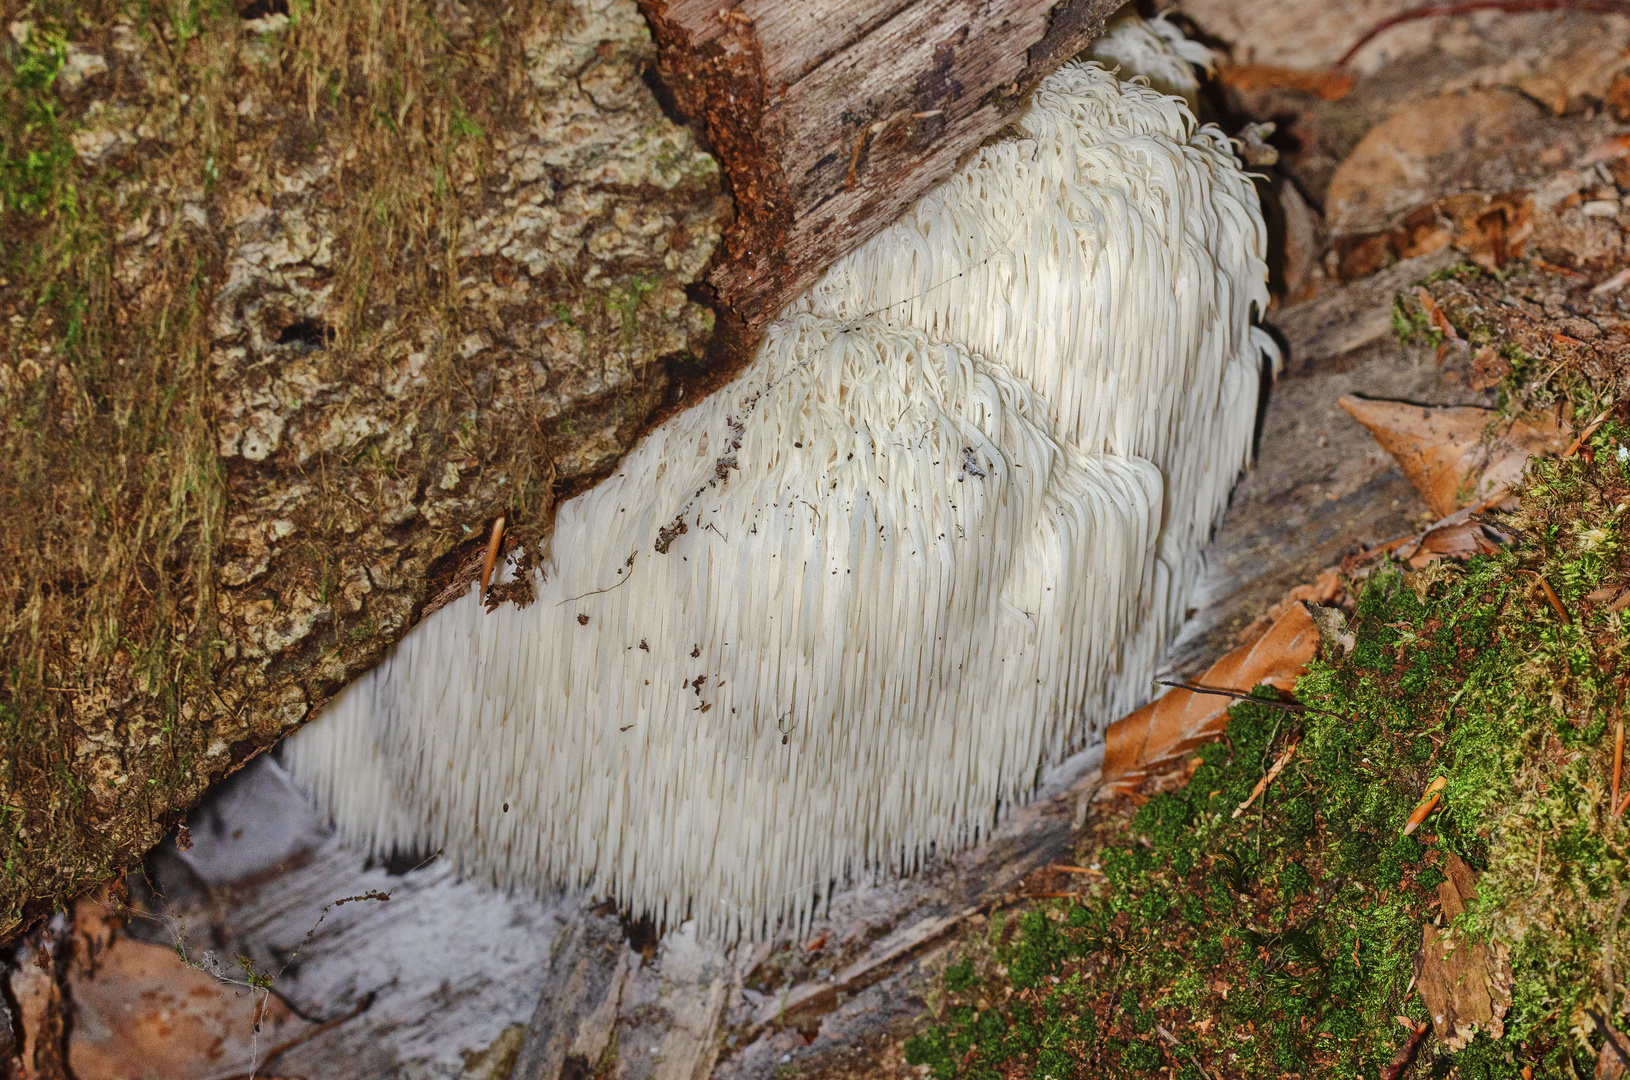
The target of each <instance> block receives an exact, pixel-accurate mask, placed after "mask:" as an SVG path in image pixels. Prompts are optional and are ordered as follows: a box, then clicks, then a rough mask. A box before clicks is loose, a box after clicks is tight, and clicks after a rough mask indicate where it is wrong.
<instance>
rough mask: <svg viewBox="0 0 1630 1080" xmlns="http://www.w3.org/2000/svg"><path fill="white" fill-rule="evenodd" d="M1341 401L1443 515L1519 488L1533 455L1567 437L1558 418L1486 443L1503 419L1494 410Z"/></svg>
mask: <svg viewBox="0 0 1630 1080" xmlns="http://www.w3.org/2000/svg"><path fill="white" fill-rule="evenodd" d="M1337 404H1338V405H1340V406H1341V407H1342V408H1343V409H1345V410H1347V412H1348V414H1350V415H1351V416H1352V417H1353V419H1355V420H1357V421H1358V422H1359V423H1361V424H1363V425H1364V426H1365V427H1366V428H1369V430H1370V433H1371V434H1372V435H1374V436H1375V441H1376V442H1378V443H1379V444H1380V445H1381V448H1382V449H1383V450H1385V451H1387V453H1389V454H1391V455H1392V456H1393V458H1394V459H1396V460H1397V462H1398V465H1399V467H1400V468H1402V469H1403V471H1404V475H1405V476H1407V477H1408V478H1409V481H1410V483H1412V484H1414V485H1415V489H1416V490H1417V491H1419V492H1420V493H1421V497H1422V498H1423V499H1425V500H1426V504H1427V505H1428V506H1430V507H1431V508H1432V510H1433V511H1434V512H1435V513H1437V514H1438V515H1439V516H1440V517H1447V516H1448V515H1450V514H1453V513H1454V512H1455V511H1456V510H1457V509H1459V508H1460V507H1461V506H1463V505H1465V504H1466V503H1470V502H1475V501H1477V500H1478V499H1480V498H1484V497H1486V496H1487V495H1489V494H1490V493H1491V492H1493V491H1495V490H1497V489H1499V488H1502V487H1510V486H1511V485H1513V484H1515V483H1516V482H1517V481H1518V480H1519V479H1520V478H1521V477H1522V473H1523V469H1524V468H1525V467H1526V466H1527V464H1528V459H1529V458H1530V457H1531V456H1533V455H1535V454H1543V453H1556V452H1558V451H1559V450H1561V449H1562V447H1563V446H1565V445H1566V440H1567V436H1566V433H1565V430H1564V428H1563V425H1562V422H1561V420H1560V419H1559V418H1558V417H1557V416H1556V415H1555V414H1554V413H1548V414H1542V415H1539V416H1533V417H1530V418H1528V419H1526V420H1525V419H1516V420H1513V421H1511V423H1510V426H1509V427H1507V428H1506V429H1505V431H1504V432H1503V433H1501V434H1500V435H1499V436H1498V437H1496V438H1494V439H1492V440H1488V441H1485V435H1486V434H1487V433H1488V431H1489V427H1490V425H1491V424H1493V423H1495V422H1496V420H1497V419H1498V414H1497V413H1496V412H1495V411H1494V410H1492V409H1479V408H1475V407H1473V406H1469V405H1442V406H1422V405H1412V404H1410V403H1408V402H1403V401H1381V400H1371V399H1367V398H1358V397H1353V396H1351V395H1348V396H1346V397H1343V398H1341V399H1339V400H1338V401H1337Z"/></svg>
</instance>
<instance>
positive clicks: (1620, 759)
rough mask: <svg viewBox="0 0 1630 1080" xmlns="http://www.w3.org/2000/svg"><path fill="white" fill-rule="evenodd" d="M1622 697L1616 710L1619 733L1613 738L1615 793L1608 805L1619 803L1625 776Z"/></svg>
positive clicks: (1609, 799)
mask: <svg viewBox="0 0 1630 1080" xmlns="http://www.w3.org/2000/svg"><path fill="white" fill-rule="evenodd" d="M1622 705H1623V701H1622V698H1621V701H1620V706H1621V707H1620V708H1617V709H1615V710H1614V712H1616V713H1618V714H1619V715H1618V720H1619V722H1618V734H1617V735H1616V736H1614V739H1613V794H1612V795H1611V796H1610V797H1609V798H1608V800H1607V805H1608V806H1609V807H1615V806H1618V805H1619V780H1620V779H1621V778H1622V777H1623V776H1624V710H1623V708H1622Z"/></svg>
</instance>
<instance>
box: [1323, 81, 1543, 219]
mask: <svg viewBox="0 0 1630 1080" xmlns="http://www.w3.org/2000/svg"><path fill="white" fill-rule="evenodd" d="M1559 137H1560V133H1559V132H1558V131H1556V130H1555V124H1554V122H1553V121H1552V119H1551V117H1550V116H1549V114H1548V112H1547V110H1546V109H1544V108H1543V107H1542V106H1540V105H1537V104H1535V103H1534V102H1533V101H1532V100H1530V99H1529V98H1527V97H1525V96H1523V95H1522V94H1521V93H1519V92H1518V91H1516V90H1514V89H1509V88H1506V87H1490V88H1485V89H1469V90H1461V91H1457V92H1454V93H1448V94H1442V95H1439V96H1438V97H1434V98H1430V99H1428V100H1425V101H1415V102H1411V103H1409V104H1407V105H1405V106H1404V107H1403V108H1401V109H1399V110H1398V111H1397V112H1395V113H1394V114H1393V115H1392V116H1391V117H1389V118H1388V119H1386V120H1384V121H1382V122H1381V123H1379V124H1377V125H1376V126H1375V127H1373V128H1371V129H1370V130H1369V131H1368V132H1367V133H1366V134H1365V135H1364V137H1363V138H1362V139H1360V140H1359V142H1358V145H1356V146H1355V147H1353V150H1352V152H1351V153H1349V154H1348V155H1347V157H1346V158H1345V160H1343V161H1342V162H1341V164H1340V165H1338V166H1337V167H1336V170H1335V172H1334V173H1333V174H1332V175H1331V177H1330V186H1329V188H1328V189H1327V190H1326V194H1325V213H1326V220H1327V223H1328V224H1329V227H1330V232H1331V234H1332V235H1341V234H1344V233H1367V232H1372V231H1375V230H1378V229H1384V228H1386V227H1387V226H1388V225H1389V224H1391V223H1392V221H1393V219H1394V218H1395V217H1396V216H1397V215H1400V214H1401V213H1403V212H1405V211H1408V210H1410V209H1412V208H1414V207H1418V206H1422V205H1424V204H1427V203H1431V202H1433V201H1435V200H1440V199H1443V198H1444V197H1446V196H1452V195H1456V194H1463V193H1467V192H1475V191H1477V190H1478V189H1480V188H1481V189H1483V190H1487V189H1486V188H1484V187H1483V184H1482V183H1480V181H1482V180H1484V179H1485V177H1484V175H1483V173H1484V172H1485V171H1486V170H1487V169H1488V167H1489V163H1491V162H1496V161H1501V160H1507V159H1511V158H1515V157H1524V158H1526V157H1529V156H1530V155H1537V154H1538V153H1540V152H1542V151H1543V149H1544V148H1546V147H1548V146H1549V145H1550V144H1551V143H1552V142H1554V141H1555V140H1556V139H1558V138H1559Z"/></svg>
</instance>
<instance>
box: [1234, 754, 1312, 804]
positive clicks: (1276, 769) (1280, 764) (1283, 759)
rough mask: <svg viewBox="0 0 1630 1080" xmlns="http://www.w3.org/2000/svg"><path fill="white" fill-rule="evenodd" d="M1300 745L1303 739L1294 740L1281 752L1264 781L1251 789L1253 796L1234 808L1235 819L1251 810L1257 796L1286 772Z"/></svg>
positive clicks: (1261, 780)
mask: <svg viewBox="0 0 1630 1080" xmlns="http://www.w3.org/2000/svg"><path fill="white" fill-rule="evenodd" d="M1300 745H1302V740H1301V739H1292V740H1291V741H1290V745H1289V746H1287V747H1285V749H1284V750H1282V751H1280V753H1279V756H1278V757H1276V758H1274V759H1273V764H1272V765H1271V766H1269V767H1268V771H1267V772H1265V773H1263V774H1262V779H1260V780H1258V781H1257V782H1256V786H1255V787H1253V788H1252V789H1251V794H1250V795H1249V796H1247V797H1246V799H1245V801H1244V802H1242V803H1240V804H1239V805H1238V806H1236V807H1234V813H1233V815H1232V816H1233V817H1236V818H1237V817H1239V816H1240V815H1241V814H1243V813H1245V811H1247V810H1249V809H1250V808H1251V804H1252V803H1254V802H1256V800H1257V796H1259V795H1261V794H1262V793H1263V792H1264V791H1267V790H1268V785H1269V784H1271V783H1273V778H1274V777H1276V776H1278V775H1279V774H1280V773H1281V772H1283V771H1284V768H1285V766H1286V765H1287V764H1288V763H1289V762H1290V756H1291V755H1292V754H1294V753H1296V748H1297V747H1298V746H1300Z"/></svg>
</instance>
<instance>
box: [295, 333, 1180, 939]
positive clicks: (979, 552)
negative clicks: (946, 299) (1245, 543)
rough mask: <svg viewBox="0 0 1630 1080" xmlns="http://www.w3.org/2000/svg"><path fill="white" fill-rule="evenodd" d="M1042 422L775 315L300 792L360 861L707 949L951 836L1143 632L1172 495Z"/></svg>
mask: <svg viewBox="0 0 1630 1080" xmlns="http://www.w3.org/2000/svg"><path fill="white" fill-rule="evenodd" d="M1049 426H1050V425H1049V424H1048V421H1047V410H1046V408H1045V407H1044V405H1043V404H1042V402H1040V401H1039V400H1037V398H1036V396H1035V394H1034V393H1033V392H1032V391H1031V390H1030V389H1029V388H1028V387H1027V386H1025V385H1024V384H1023V383H1022V382H1021V381H1019V380H1017V379H1015V378H1014V377H1013V376H1012V375H1010V374H1008V373H1007V372H1006V371H1005V370H1003V369H1002V368H1001V367H1000V366H996V365H991V364H986V363H985V362H984V361H982V360H981V359H979V358H978V357H976V356H973V355H971V354H969V353H968V352H967V351H966V350H965V349H963V348H962V347H960V346H958V345H955V344H951V343H945V344H935V343H933V342H930V341H929V340H928V338H927V337H926V336H925V335H923V334H922V333H920V332H917V331H912V330H909V329H900V328H894V327H888V326H884V325H882V324H880V323H878V322H877V321H876V320H870V319H861V320H855V321H852V322H847V323H845V322H840V321H839V320H835V319H826V318H821V317H818V316H813V315H794V316H792V317H789V318H786V319H783V320H781V321H780V322H778V323H776V324H775V325H773V326H772V327H771V328H770V331H769V335H768V339H767V340H766V342H765V344H764V346H763V348H762V349H761V351H760V353H759V355H758V357H757V360H756V361H755V362H754V364H753V365H752V367H751V368H750V369H749V371H748V372H747V373H746V374H745V375H743V376H742V377H741V378H740V379H738V380H737V381H736V382H735V383H733V384H732V385H731V386H729V387H727V388H726V389H724V390H722V391H720V392H719V393H718V394H716V395H715V396H714V397H713V398H712V399H710V400H709V401H708V402H705V403H704V404H702V405H700V406H698V407H697V408H695V409H692V410H690V411H689V412H687V413H685V414H683V415H681V416H679V417H676V418H675V419H673V420H672V421H670V422H668V423H667V424H664V425H662V426H661V427H660V428H659V429H657V431H655V432H653V433H652V435H651V436H649V437H648V438H647V439H645V440H644V441H643V442H642V443H640V445H639V446H638V447H637V448H636V449H635V450H634V451H633V452H631V453H630V454H629V455H628V457H627V458H626V459H625V460H624V462H623V466H622V468H621V470H620V471H619V472H618V473H617V474H616V475H615V476H613V477H612V478H610V479H609V480H607V481H605V482H603V483H602V484H600V485H599V486H598V487H596V488H595V489H594V490H592V491H590V492H589V493H588V494H586V495H584V496H582V497H580V498H577V499H574V500H572V501H570V502H568V503H566V504H564V505H563V506H562V507H561V508H560V512H559V516H558V518H557V520H556V526H555V535H554V539H553V542H552V555H551V557H550V559H549V560H548V563H547V564H546V566H545V568H544V573H543V575H542V577H543V580H542V581H541V582H539V583H538V586H537V587H538V598H537V600H536V601H535V602H534V603H533V604H532V605H531V606H529V607H527V608H525V609H516V608H514V607H510V606H504V607H500V608H498V609H497V610H495V611H494V612H492V613H491V614H487V613H486V612H485V611H484V608H483V606H482V604H481V603H480V601H479V600H478V599H477V597H476V596H475V595H474V593H472V594H470V595H469V596H466V597H465V598H463V599H461V600H458V601H455V602H454V603H452V604H450V605H448V606H447V607H446V608H444V609H443V610H442V611H440V612H438V613H437V614H436V615H435V616H434V617H433V618H431V619H428V620H426V621H425V622H424V623H423V624H421V625H420V626H419V627H417V628H416V629H414V630H413V631H412V632H411V633H410V634H409V635H408V637H407V638H406V639H404V641H403V642H402V643H401V645H400V646H399V647H398V648H397V649H396V651H395V653H394V654H393V655H392V656H391V657H390V658H389V659H387V660H386V661H385V662H384V663H383V664H381V665H380V667H379V668H378V669H377V670H376V671H375V672H374V673H371V674H370V675H369V676H367V677H365V678H364V679H363V680H361V681H360V682H359V683H358V684H357V685H356V686H354V687H353V688H351V689H349V690H348V691H347V692H346V693H344V694H343V695H342V696H341V697H339V698H338V699H336V701H335V702H334V703H333V704H332V705H330V706H329V708H328V711H327V713H326V714H325V715H324V717H323V718H322V719H321V720H320V721H318V722H317V723H315V724H313V725H312V726H311V727H310V728H309V729H308V730H307V731H305V732H302V733H301V734H300V735H299V737H297V738H295V739H292V740H290V742H289V744H288V751H289V755H290V758H291V761H290V764H291V766H292V771H293V773H294V775H295V776H296V777H301V778H304V779H305V782H306V784H307V785H308V787H309V788H310V789H312V790H313V792H314V794H315V795H316V796H317V798H318V800H319V801H320V802H321V803H322V804H323V805H324V806H326V807H327V808H328V809H330V810H331V811H332V813H333V814H334V816H335V818H336V820H337V821H338V822H339V823H340V825H341V828H342V829H343V830H344V831H345V832H347V833H349V834H351V835H352V836H354V837H356V838H358V839H360V840H363V841H365V842H369V843H372V844H374V845H376V846H381V847H385V848H389V847H390V846H392V845H402V846H408V845H411V846H415V847H418V848H420V849H422V850H435V849H443V848H444V849H445V850H447V851H448V852H449V853H452V854H453V855H454V856H455V858H456V859H457V860H458V862H459V864H460V865H461V866H462V867H465V868H467V869H469V870H470V871H472V872H475V871H479V872H483V873H486V874H489V875H492V876H493V877H495V878H496V879H497V880H498V881H500V882H501V883H503V884H505V885H509V886H517V885H525V886H539V887H542V886H547V885H549V884H551V883H553V882H557V881H562V880H564V881H568V882H574V883H586V882H588V881H590V879H593V880H594V882H595V884H596V887H597V888H601V889H603V890H605V891H607V892H611V893H614V894H615V895H616V896H617V897H618V899H620V900H621V901H623V902H624V903H626V904H628V905H630V906H632V907H633V908H635V909H636V910H657V911H661V910H662V905H663V904H664V903H665V902H667V903H672V902H674V901H676V900H677V901H681V902H683V901H691V902H693V903H694V907H693V909H692V913H693V914H694V915H695V916H696V917H698V918H699V919H700V920H701V922H702V929H703V930H704V931H707V932H712V933H734V932H737V931H739V930H741V929H747V928H750V927H748V926H747V925H746V924H748V923H750V922H751V921H752V920H753V919H754V918H755V917H756V916H761V915H763V914H766V913H768V914H772V915H776V914H782V913H785V912H788V911H797V910H799V909H801V908H804V907H807V906H808V905H809V903H810V901H811V898H812V896H813V895H814V893H815V892H816V891H817V890H821V889H823V888H824V886H825V884H826V882H827V881H828V880H829V879H831V878H832V877H833V876H834V875H835V874H839V873H841V872H842V871H843V870H844V869H845V868H846V867H850V866H860V865H891V864H892V865H898V864H899V863H900V862H901V860H902V859H903V858H909V857H910V856H911V854H912V853H913V852H915V851H917V850H919V849H923V848H926V847H927V846H928V845H948V846H953V847H954V846H956V845H958V844H960V843H962V842H965V841H966V840H968V839H969V838H970V836H971V832H970V829H971V828H972V826H973V825H975V824H977V823H979V822H981V821H983V820H984V819H986V818H987V817H988V815H989V812H990V808H991V807H992V806H994V805H995V804H996V802H997V801H998V800H1000V799H1003V798H1011V797H1013V796H1015V795H1017V794H1020V793H1021V792H1022V791H1023V790H1024V789H1025V788H1026V787H1027V786H1028V785H1029V784H1030V783H1032V782H1033V779H1034V775H1035V768H1036V765H1037V764H1038V763H1039V762H1040V761H1042V760H1044V759H1047V758H1050V757H1056V756H1057V755H1058V754H1060V753H1061V752H1062V751H1063V750H1064V749H1065V748H1066V745H1067V744H1068V742H1069V738H1070V735H1071V734H1072V729H1073V728H1074V727H1075V721H1076V719H1077V717H1078V716H1079V715H1080V712H1081V709H1082V707H1083V706H1085V705H1087V704H1088V703H1089V702H1091V701H1092V699H1093V695H1094V691H1095V690H1096V689H1097V688H1099V687H1102V686H1105V685H1107V684H1108V682H1109V681H1110V680H1111V677H1112V675H1113V661H1114V653H1115V649H1114V647H1113V646H1114V642H1115V641H1116V640H1117V639H1118V638H1119V637H1120V636H1121V635H1123V634H1126V633H1128V632H1130V631H1131V630H1132V629H1134V628H1135V626H1136V625H1137V623H1138V621H1139V619H1140V617H1141V614H1142V606H1143V598H1142V597H1141V596H1140V594H1139V589H1140V588H1141V587H1142V585H1143V583H1144V582H1145V581H1146V580H1147V579H1148V577H1149V571H1150V560H1151V558H1152V555H1153V550H1154V541H1155V524H1156V521H1157V520H1158V512H1159V500H1160V476H1159V473H1158V472H1156V470H1155V469H1154V468H1153V467H1152V466H1151V465H1149V464H1148V463H1147V462H1145V461H1141V460H1139V459H1136V458H1126V457H1116V456H1108V455H1103V456H1097V457H1091V456H1087V455H1084V454H1081V453H1080V452H1078V451H1074V450H1071V449H1069V448H1067V447H1064V446H1062V445H1060V444H1059V443H1058V442H1057V441H1056V440H1054V439H1053V438H1051V436H1050V435H1049V432H1048V428H1049ZM583 616H587V621H586V622H585V621H583V618H582V617H583ZM1094 703H1095V702H1094ZM625 729H626V730H625ZM340 763H343V766H341V764H340ZM505 805H507V807H508V810H507V812H506V811H504V810H502V809H501V807H503V806H505ZM668 911H669V913H670V915H671V914H672V908H669V909H668Z"/></svg>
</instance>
